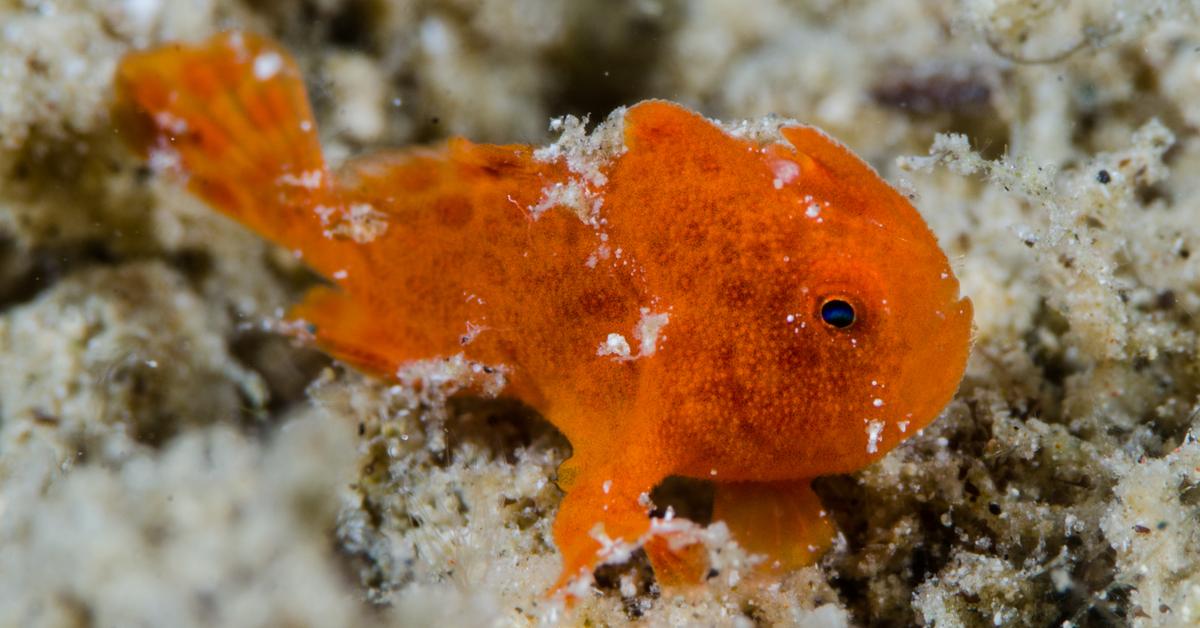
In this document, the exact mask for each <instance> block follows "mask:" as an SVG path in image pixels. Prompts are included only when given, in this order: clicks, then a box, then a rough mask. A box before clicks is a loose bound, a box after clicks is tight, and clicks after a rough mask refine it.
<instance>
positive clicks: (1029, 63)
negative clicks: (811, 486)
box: [0, 0, 1200, 626]
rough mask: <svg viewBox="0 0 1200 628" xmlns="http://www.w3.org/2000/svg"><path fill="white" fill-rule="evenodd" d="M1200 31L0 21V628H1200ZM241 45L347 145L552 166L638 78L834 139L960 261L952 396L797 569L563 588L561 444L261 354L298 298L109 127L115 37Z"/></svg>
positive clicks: (841, 17)
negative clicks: (557, 536)
mask: <svg viewBox="0 0 1200 628" xmlns="http://www.w3.org/2000/svg"><path fill="white" fill-rule="evenodd" d="M1197 10H1198V9H1197V5H1195V4H1193V3H1189V2H1174V1H1169V0H1159V1H1155V0H1145V1H1134V0H1077V1H1064V2H1060V3H1041V2H1017V1H1008V0H958V1H954V0H930V1H925V2H918V1H916V0H911V1H905V2H897V1H893V0H854V1H850V2H841V1H835V0H814V1H811V2H800V1H794V2H788V1H785V0H755V1H735V0H725V1H722V0H695V1H690V2H689V1H686V0H627V1H619V2H604V1H601V0H595V1H588V2H566V1H553V0H445V1H443V2H435V1H432V0H427V1H421V0H410V1H404V0H307V1H305V2H296V3H273V2H265V1H258V2H255V1H251V0H246V1H238V0H111V1H103V0H93V1H87V0H76V1H69V0H62V1H57V2H56V1H52V0H45V1H36V0H26V1H23V2H22V1H19V0H0V364H2V365H3V368H2V369H0V625H2V626H162V625H172V626H189V625H196V626H211V625H222V626H284V625H288V626H292V625H294V626H302V625H312V626H340V625H354V626H358V625H364V626H365V625H435V624H436V625H463V626H474V625H493V624H496V625H527V624H535V623H551V624H553V623H567V624H585V625H593V626H600V625H618V624H623V623H627V622H631V621H638V622H644V623H645V624H648V625H730V626H750V625H776V624H794V625H802V626H842V625H867V624H871V625H909V624H914V623H920V624H937V625H939V626H974V625H998V626H999V625H1014V626H1021V625H1098V626H1107V625H1155V626H1157V625H1180V626H1185V625H1194V624H1196V623H1197V622H1200V516H1197V514H1198V513H1197V510H1198V508H1200V490H1196V489H1197V486H1198V484H1200V444H1198V443H1197V442H1196V438H1195V437H1194V436H1193V433H1195V432H1196V431H1197V429H1200V425H1197V424H1198V422H1200V418H1198V412H1197V408H1198V405H1197V402H1198V395H1200V361H1198V352H1200V341H1198V337H1197V332H1198V331H1200V200H1197V199H1198V196H1197V192H1198V191H1200V137H1198V136H1197V133H1196V129H1197V126H1198V125H1200V25H1198V23H1197V21H1196V17H1197V15H1196V13H1197ZM227 28H245V29H251V30H255V31H259V32H263V33H268V34H271V35H273V36H276V37H278V38H280V39H281V40H282V41H283V42H284V43H285V44H286V45H287V46H288V47H289V48H290V49H292V50H294V51H295V52H296V54H297V56H298V58H299V60H300V63H301V65H302V67H303V68H304V71H305V74H306V76H307V77H309V87H310V90H311V92H312V94H313V99H314V104H315V107H316V110H317V115H318V120H319V123H320V127H321V130H322V140H323V142H324V144H325V145H326V148H327V151H328V152H329V154H330V156H331V158H332V159H333V160H334V161H337V160H339V159H344V158H345V157H347V156H351V155H355V154H359V153H361V152H362V151H364V150H369V149H372V148H378V147H387V146H402V145H407V144H413V143H423V142H431V141H436V140H438V139H440V138H444V137H447V136H450V135H464V136H467V137H470V138H472V139H475V140H479V141H497V142H533V143H545V142H547V141H549V140H551V139H553V134H552V133H550V132H549V131H548V121H549V119H550V118H551V117H553V116H558V115H562V114H579V115H582V114H587V113H591V114H593V119H598V118H602V117H603V116H604V115H605V114H606V113H607V112H608V111H609V110H611V109H613V108H615V107H617V106H620V105H626V104H631V103H633V102H636V101H638V100H640V99H643V98H648V97H664V98H670V99H672V100H676V101H679V102H682V103H684V104H687V105H689V106H691V107H693V108H695V109H697V110H699V111H702V112H704V113H705V114H707V115H709V116H713V117H716V118H720V119H723V120H736V119H756V118H760V117H761V116H764V115H767V114H779V115H784V116H788V117H792V118H796V119H799V120H802V121H805V122H809V123H812V124H816V125H818V126H821V127H822V128H824V129H826V130H827V131H829V132H830V133H831V134H833V135H834V136H836V137H838V138H840V139H841V140H842V141H844V142H846V143H847V144H848V145H850V146H851V147H853V148H854V149H855V150H856V151H858V152H859V154H861V155H862V156H863V157H864V158H866V159H867V160H869V161H870V162H871V163H872V164H873V165H875V166H876V167H877V168H878V169H879V170H880V172H881V173H882V174H883V175H884V176H885V177H886V178H888V179H889V180H890V181H892V182H893V183H894V184H895V185H897V186H898V187H899V188H900V189H901V190H903V191H905V192H906V193H907V194H909V195H911V197H912V198H913V199H914V203H915V204H916V206H917V207H918V208H919V209H920V211H921V212H922V214H923V215H924V216H925V217H926V219H927V220H928V221H929V223H930V225H931V227H932V228H933V229H934V231H935V232H936V233H937V235H938V237H939V239H940V241H941V242H942V244H943V247H944V248H945V250H946V251H947V253H948V254H949V255H950V257H951V258H952V260H953V261H954V264H955V267H956V269H957V272H958V275H959V278H960V279H961V281H962V284H963V288H964V292H965V293H966V294H967V295H968V296H970V297H971V298H972V299H973V301H974V303H975V311H976V326H977V339H976V342H975V348H974V352H973V355H972V358H971V362H970V364H969V367H968V372H967V376H966V379H965V381H964V382H963V385H962V387H961V389H960V391H959V393H958V395H957V397H956V398H955V400H954V401H953V402H952V403H951V404H950V406H949V407H948V408H947V409H946V410H945V412H944V414H943V416H942V417H941V418H940V419H939V420H938V421H937V422H936V423H935V424H934V425H933V426H931V427H930V428H928V429H926V430H925V431H924V432H923V433H921V434H920V435H918V436H916V437H914V438H912V439H910V440H909V441H908V442H906V443H905V444H904V445H902V446H900V447H898V448H897V449H896V450H895V451H893V452H892V453H891V454H890V455H889V456H888V457H887V458H885V459H884V460H883V461H881V462H880V463H878V464H876V465H874V466H872V467H870V468H868V469H866V470H864V471H862V472H860V473H857V474H854V475H851V476H841V477H830V478H825V479H822V480H820V481H819V482H818V483H817V485H816V488H817V491H818V493H819V494H820V495H821V496H822V498H823V500H824V501H825V503H826V504H827V506H828V507H829V508H830V510H831V511H832V513H833V516H834V518H835V520H836V521H837V524H838V527H839V529H840V530H841V533H842V536H841V538H840V539H839V542H838V543H837V545H836V547H835V549H834V550H833V551H831V552H830V553H829V555H828V556H826V558H825V559H824V560H823V561H822V562H821V563H820V564H819V565H818V566H814V567H811V568H808V569H805V570H803V571H800V572H798V573H795V574H792V575H790V576H788V577H787V578H784V579H782V580H779V581H773V582H762V581H758V580H755V579H751V578H746V577H744V576H745V575H746V573H745V570H744V568H743V565H744V560H743V559H744V555H743V554H740V553H739V552H740V550H739V549H738V548H737V547H736V546H733V545H731V544H729V543H727V542H725V543H724V546H722V543H723V541H722V538H721V536H720V535H719V534H712V535H710V539H709V540H710V542H711V543H712V544H714V546H716V547H715V550H714V551H718V552H719V553H721V554H722V555H724V556H725V557H726V558H727V560H726V561H725V562H724V563H723V568H722V569H720V570H718V573H717V574H716V575H715V576H714V577H713V578H712V579H710V580H709V582H708V584H707V585H705V586H704V587H702V588H699V589H697V590H695V591H690V592H685V593H680V594H673V593H672V594H663V593H661V592H659V591H658V590H657V587H655V586H654V585H653V582H652V577H651V576H650V575H649V572H648V571H647V569H646V567H645V564H644V559H641V558H639V557H635V558H634V560H633V563H632V564H630V565H627V566H625V567H614V568H607V569H606V570H605V571H604V572H602V573H601V574H600V576H599V577H598V578H597V581H596V591H595V593H594V594H593V595H591V596H589V597H587V598H586V599H584V600H583V601H582V602H581V603H580V604H578V605H577V606H576V607H575V608H574V609H570V610H568V609H564V608H563V607H562V606H561V605H556V604H553V603H550V602H549V601H548V600H547V599H546V598H545V597H544V595H543V591H544V590H545V589H546V587H547V586H548V585H549V584H550V583H551V582H552V581H553V579H554V578H555V576H556V575H557V569H558V564H559V563H558V556H557V554H556V553H555V550H554V547H553V544H552V542H551V539H550V524H551V521H552V519H553V515H554V512H555V510H556V507H557V503H558V501H559V499H560V497H561V493H560V492H559V491H558V489H557V488H556V487H555V485H554V483H553V477H554V470H555V467H556V466H557V464H558V463H559V462H560V461H561V460H562V459H563V458H564V457H565V456H566V455H567V453H568V451H569V448H568V445H567V444H566V442H565V440H564V439H563V438H562V437H561V436H560V435H559V434H557V432H555V431H554V430H553V428H551V427H550V426H548V425H547V424H546V423H545V422H543V421H541V420H540V419H539V418H537V417H535V416H531V415H530V414H529V413H528V412H526V411H524V410H522V409H521V408H519V407H515V406H513V405H512V404H509V403H505V402H501V401H486V400H470V399H467V400H449V401H448V400H447V398H446V395H445V393H447V392H450V391H452V390H453V387H454V382H455V381H457V378H460V377H463V374H462V373H456V372H454V370H453V369H448V368H446V367H444V366H436V365H427V366H428V368H429V371H428V372H426V373H424V379H425V381H431V378H441V381H443V382H444V385H443V386H441V387H438V386H425V387H423V388H422V389H421V390H422V391H423V392H421V393H420V394H418V392H417V391H416V390H415V389H414V388H413V387H410V386H405V385H404V383H403V382H401V383H400V384H396V383H394V382H379V381H374V380H371V379H370V378H367V377H364V376H362V375H359V374H356V373H355V372H353V371H351V370H349V369H346V368H344V367H342V366H340V365H338V364H336V363H332V362H330V361H329V360H327V359H326V358H324V357H323V356H321V355H320V354H318V353H316V352H314V351H312V350H309V349H305V348H303V347H298V346H296V345H295V344H294V343H292V342H291V341H289V340H288V339H286V338H284V337H283V336H280V335H279V334H276V333H274V331H273V329H274V327H275V325H274V322H275V321H277V320H278V317H279V315H280V314H279V313H280V312H281V311H282V308H284V307H286V306H287V304H289V303H291V302H293V301H294V300H295V298H296V297H297V296H298V295H299V294H301V293H302V291H303V289H304V287H305V286H306V285H309V284H310V283H311V281H312V279H313V278H312V276H311V275H309V274H307V273H306V271H304V269H302V268H300V267H299V266H298V265H297V264H296V263H295V262H294V261H293V260H292V259H291V258H290V256H288V255H286V254H284V253H281V252H280V251H278V250H276V249H274V248H272V247H270V246H269V245H267V244H264V243H263V242H262V241H261V240H260V239H259V238H258V237H256V236H255V235H254V234H252V233H249V232H247V231H245V230H243V229H242V228H240V227H238V226H237V225H234V224H232V223H231V222H230V221H228V220H227V219H225V218H222V217H221V216H219V215H217V214H216V213H215V212H213V211H211V210H209V209H207V208H205V207H203V206H202V205H201V204H200V203H199V202H198V201H196V200H195V199H193V198H191V197H190V196H189V195H188V194H187V193H186V192H184V191H183V190H181V189H180V188H179V187H178V186H177V185H176V184H175V183H174V182H172V181H169V180H167V179H165V178H160V177H156V176H153V174H152V173H151V172H149V171H148V170H147V169H146V168H145V167H144V166H142V165H141V164H140V163H138V162H137V161H136V160H135V159H134V158H133V157H132V156H131V155H129V154H128V153H127V152H126V151H125V150H124V149H123V148H122V146H120V144H119V142H118V141H117V140H116V139H115V138H114V134H113V132H112V127H111V124H110V120H109V117H108V107H109V103H110V102H111V98H112V72H113V68H114V67H115V64H116V62H117V61H118V60H119V59H120V57H121V56H122V55H123V54H124V53H125V52H127V51H129V50H130V49H132V48H137V47H144V46H149V45H153V44H156V43H160V42H164V41H170V40H177V39H192V40H194V39H199V38H202V37H205V36H207V35H209V34H211V33H213V32H216V31H219V30H222V29H227ZM675 488H676V490H675V493H676V494H677V496H680V495H681V496H682V498H686V497H687V496H688V494H689V492H692V493H699V494H702V493H703V490H702V488H700V489H697V488H696V487H691V486H682V487H675ZM664 499H665V498H664ZM701 501H702V500H701ZM684 502H686V499H684ZM680 508H681V510H682V511H684V512H686V508H685V503H681V504H680ZM702 510H703V508H700V509H698V511H697V512H700V511H702Z"/></svg>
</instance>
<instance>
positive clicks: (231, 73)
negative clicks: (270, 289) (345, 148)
mask: <svg viewBox="0 0 1200 628" xmlns="http://www.w3.org/2000/svg"><path fill="white" fill-rule="evenodd" d="M116 90H117V104H116V107H115V109H114V112H113V113H114V119H115V121H116V123H117V127H118V130H119V131H120V133H121V134H122V135H123V137H124V139H125V141H126V142H127V143H128V144H129V145H130V146H131V147H132V148H133V149H134V150H135V151H137V152H138V153H140V154H141V155H142V156H143V157H145V158H147V159H148V160H149V162H150V165H151V167H153V168H156V169H160V170H176V169H177V170H179V171H181V172H182V174H183V175H184V176H185V177H186V178H187V182H188V187H189V189H191V191H192V192H193V193H195V194H196V195H198V196H200V197H201V198H203V199H204V200H206V201H208V202H209V203H210V204H211V205H213V206H214V207H216V208H217V209H219V210H221V211H222V212H224V213H226V214H228V215H230V216H231V217H233V218H235V219H236V220H238V221H240V222H242V223H243V224H245V225H247V226H249V227H251V228H252V229H254V230H256V231H258V232H259V233H261V234H263V235H264V236H266V237H268V238H270V239H272V240H274V241H276V242H278V243H280V244H283V245H285V246H291V247H300V246H301V245H302V244H303V243H304V242H306V241H307V240H308V239H310V238H311V237H312V234H313V233H314V232H316V233H320V226H319V217H317V216H315V215H314V211H313V210H314V209H317V208H318V207H319V206H320V204H321V203H322V201H323V200H325V199H328V198H330V197H331V196H332V188H333V183H332V181H331V179H330V175H329V172H328V170H327V169H326V167H325V162H324V159H323V158H322V156H321V146H320V143H319V142H318V140H317V133H316V125H315V123H314V122H313V115H312V110H311V108H310V107H309V104H308V98H307V97H306V95H305V93H304V83H303V81H302V79H301V76H300V72H299V70H298V69H297V68H296V64H295V62H294V61H293V60H292V58H291V57H290V56H289V55H288V54H287V52H286V51H284V50H283V49H282V48H280V47H279V46H278V45H276V44H275V43H273V42H271V41H269V40H267V39H264V38H262V37H257V36H254V35H251V34H249V33H240V32H230V33H223V34H220V35H217V36H215V37H213V38H211V39H209V40H208V41H206V42H203V43H201V44H198V45H179V44H175V45H169V46H164V47H162V48H157V49H153V50H149V51H146V52H139V53H134V54H131V55H129V56H128V57H126V58H125V59H123V60H122V61H121V64H120V66H119V67H118V69H117V75H116Z"/></svg>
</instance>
